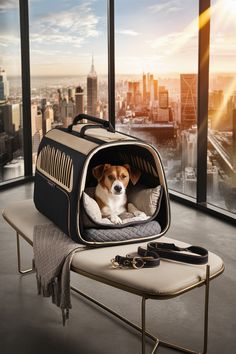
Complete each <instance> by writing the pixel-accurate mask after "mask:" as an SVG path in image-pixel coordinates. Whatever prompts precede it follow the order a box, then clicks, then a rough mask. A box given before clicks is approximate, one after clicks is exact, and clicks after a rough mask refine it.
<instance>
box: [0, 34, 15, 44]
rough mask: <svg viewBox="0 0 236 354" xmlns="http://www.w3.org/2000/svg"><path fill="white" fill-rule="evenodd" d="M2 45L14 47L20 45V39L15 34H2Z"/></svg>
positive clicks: (0, 35) (0, 38) (0, 37)
mask: <svg viewBox="0 0 236 354" xmlns="http://www.w3.org/2000/svg"><path fill="white" fill-rule="evenodd" d="M0 45H1V46H3V47H9V46H12V45H15V46H17V45H18V46H19V45H20V37H19V36H16V35H14V34H10V33H7V34H0Z"/></svg>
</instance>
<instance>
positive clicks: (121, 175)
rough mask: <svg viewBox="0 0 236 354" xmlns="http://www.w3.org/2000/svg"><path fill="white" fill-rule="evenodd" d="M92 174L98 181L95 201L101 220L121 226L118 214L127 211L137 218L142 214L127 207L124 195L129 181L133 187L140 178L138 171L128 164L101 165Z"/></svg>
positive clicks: (132, 206) (132, 207)
mask: <svg viewBox="0 0 236 354" xmlns="http://www.w3.org/2000/svg"><path fill="white" fill-rule="evenodd" d="M92 173H93V176H94V177H95V178H96V180H97V181H98V184H97V186H96V189H95V199H96V202H97V204H98V206H99V207H100V210H101V214H102V217H103V218H109V219H110V220H111V222H112V223H114V224H121V223H122V220H121V218H120V217H119V215H120V214H122V213H124V212H127V211H128V212H131V213H133V214H134V215H135V216H138V215H140V213H142V212H140V211H139V210H138V209H137V208H136V207H135V206H134V205H133V204H131V203H128V205H127V195H126V188H127V186H128V184H129V181H130V180H131V182H132V183H133V184H134V185H135V184H136V183H137V182H138V180H139V178H140V176H141V172H140V171H139V170H134V169H131V167H130V165H128V164H125V165H123V166H114V165H110V164H103V165H98V166H96V167H94V168H93V169H92Z"/></svg>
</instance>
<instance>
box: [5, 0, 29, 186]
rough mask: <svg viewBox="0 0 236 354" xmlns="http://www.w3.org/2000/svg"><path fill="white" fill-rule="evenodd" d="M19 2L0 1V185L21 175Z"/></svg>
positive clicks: (12, 0) (22, 166) (21, 125)
mask: <svg viewBox="0 0 236 354" xmlns="http://www.w3.org/2000/svg"><path fill="white" fill-rule="evenodd" d="M22 135H23V123H22V88H21V51H20V25H19V1H18V0H11V1H10V0H4V1H1V2H0V183H1V182H6V181H9V180H12V179H14V178H18V177H21V176H23V174H24V158H23V141H22Z"/></svg>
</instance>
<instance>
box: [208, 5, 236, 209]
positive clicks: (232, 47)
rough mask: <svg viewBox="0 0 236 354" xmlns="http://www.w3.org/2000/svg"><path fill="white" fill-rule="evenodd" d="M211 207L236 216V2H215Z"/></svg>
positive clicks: (210, 107)
mask: <svg viewBox="0 0 236 354" xmlns="http://www.w3.org/2000/svg"><path fill="white" fill-rule="evenodd" d="M211 5H212V10H211V40H210V85H209V105H208V170H207V199H208V203H211V204H213V205H216V206H218V207H221V208H224V209H226V210H228V211H230V212H234V213H235V212H236V66H235V65H236V64H235V63H236V40H235V38H236V22H235V17H236V1H234V0H212V1H211Z"/></svg>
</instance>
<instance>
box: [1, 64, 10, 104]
mask: <svg viewBox="0 0 236 354" xmlns="http://www.w3.org/2000/svg"><path fill="white" fill-rule="evenodd" d="M8 96H9V82H8V80H7V75H6V72H5V70H3V69H1V68H0V101H6V100H7V98H8Z"/></svg>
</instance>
